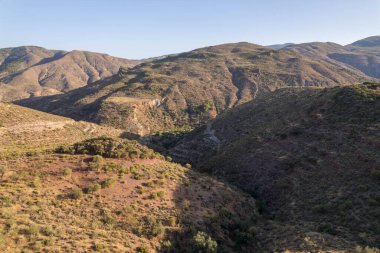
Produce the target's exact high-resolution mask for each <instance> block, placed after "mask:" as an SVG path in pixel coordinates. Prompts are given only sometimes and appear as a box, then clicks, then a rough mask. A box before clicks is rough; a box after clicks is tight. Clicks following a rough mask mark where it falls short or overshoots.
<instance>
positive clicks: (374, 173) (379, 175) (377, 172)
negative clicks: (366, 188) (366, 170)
mask: <svg viewBox="0 0 380 253" xmlns="http://www.w3.org/2000/svg"><path fill="white" fill-rule="evenodd" d="M371 177H372V178H373V179H377V180H380V169H372V170H371Z"/></svg>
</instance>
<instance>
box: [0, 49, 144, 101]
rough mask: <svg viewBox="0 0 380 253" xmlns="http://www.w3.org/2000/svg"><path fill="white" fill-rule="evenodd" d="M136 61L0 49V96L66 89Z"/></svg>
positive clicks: (87, 54)
mask: <svg viewBox="0 0 380 253" xmlns="http://www.w3.org/2000/svg"><path fill="white" fill-rule="evenodd" d="M137 63H139V62H138V61H133V60H126V59H121V58H116V57H112V56H109V55H105V54H99V53H92V52H84V51H71V52H65V51H57V50H47V49H44V48H41V47H33V46H28V47H16V48H5V49H0V100H1V101H12V100H17V99H21V98H28V97H31V96H32V97H35V96H46V95H52V94H58V93H62V92H67V91H70V90H72V89H75V88H78V87H82V86H85V85H87V84H88V83H91V82H94V81H97V80H100V79H103V78H106V77H108V76H111V75H113V74H115V73H117V71H118V70H119V68H120V67H125V68H127V67H131V66H133V65H136V64H137Z"/></svg>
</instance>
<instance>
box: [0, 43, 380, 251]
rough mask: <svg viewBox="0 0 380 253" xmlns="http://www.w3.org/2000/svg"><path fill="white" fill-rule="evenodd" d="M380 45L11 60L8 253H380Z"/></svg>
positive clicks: (12, 52)
mask: <svg viewBox="0 0 380 253" xmlns="http://www.w3.org/2000/svg"><path fill="white" fill-rule="evenodd" d="M379 41H380V40H379V37H378V36H377V37H376V36H375V37H369V38H367V39H363V40H359V41H357V42H354V43H351V44H349V45H346V46H342V45H338V44H335V43H322V42H315V43H314V42H313V43H304V44H293V43H288V44H284V45H274V46H271V47H265V46H260V45H256V44H251V43H248V42H240V43H229V44H221V45H216V46H210V47H204V48H199V49H195V50H192V51H189V52H184V53H179V54H173V55H166V56H163V57H156V58H150V59H148V60H126V59H122V58H116V57H111V56H108V55H104V54H98V53H90V52H85V51H75V50H74V51H70V52H66V51H63V50H47V49H44V48H40V47H32V46H29V47H18V48H6V49H0V100H1V101H2V102H0V251H1V252H137V253H148V252H150V253H152V252H189V253H191V252H204V253H216V252H356V253H372V252H379V248H380V236H379V235H380V223H379V220H380V219H379V218H380V185H379V179H380V176H379V175H380V163H379V161H380V156H379V152H378V151H379V149H380V142H379V140H380V84H379V83H380V80H379V78H380V76H379V75H378V70H379V62H378V59H377V57H378V56H379V55H380V51H379V48H380V44H379Z"/></svg>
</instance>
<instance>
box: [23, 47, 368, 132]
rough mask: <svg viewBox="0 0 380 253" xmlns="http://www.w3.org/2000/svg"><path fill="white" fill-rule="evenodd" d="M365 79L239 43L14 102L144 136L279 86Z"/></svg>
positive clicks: (188, 123)
mask: <svg viewBox="0 0 380 253" xmlns="http://www.w3.org/2000/svg"><path fill="white" fill-rule="evenodd" d="M366 79H369V77H367V76H365V75H364V74H362V73H359V72H358V71H356V70H350V69H347V68H342V67H341V66H337V65H333V64H330V63H328V62H324V61H321V60H318V59H317V60H314V59H312V58H310V57H305V56H301V55H300V54H298V53H295V52H290V51H282V50H280V51H276V50H272V49H268V48H265V47H262V46H258V45H254V44H249V43H236V44H225V45H219V46H214V47H207V48H201V49H197V50H194V51H191V52H187V53H183V54H179V55H175V56H168V57H166V58H164V59H158V60H154V61H152V62H148V63H143V64H140V65H138V66H136V67H134V68H131V69H127V70H126V69H123V70H121V71H119V73H118V74H117V75H114V76H112V77H110V78H109V79H107V80H103V81H99V82H96V83H94V84H92V85H88V86H85V87H82V88H79V89H76V90H73V91H71V92H68V93H66V94H63V95H56V96H51V97H47V98H40V99H39V98H37V99H28V100H23V101H19V102H18V103H20V104H21V105H25V106H28V107H32V108H36V109H39V110H43V111H47V112H51V113H54V114H58V115H64V116H68V117H71V118H74V119H84V120H88V121H93V122H96V123H100V124H103V125H109V126H113V127H117V128H122V129H125V130H126V131H128V132H131V133H135V134H140V135H145V134H149V133H152V132H157V131H163V130H165V131H168V130H171V129H188V128H192V127H194V126H197V125H199V124H201V123H204V122H206V121H207V120H208V119H210V118H213V117H215V116H216V115H217V114H219V113H221V112H223V111H225V110H226V109H229V108H233V107H235V106H236V105H239V104H242V103H244V102H247V101H250V100H252V99H253V98H255V97H257V96H261V95H264V94H265V93H267V92H270V91H273V90H275V89H277V88H281V87H289V86H291V87H299V86H301V87H303V86H325V87H328V86H335V85H343V84H347V83H358V82H361V81H362V80H366Z"/></svg>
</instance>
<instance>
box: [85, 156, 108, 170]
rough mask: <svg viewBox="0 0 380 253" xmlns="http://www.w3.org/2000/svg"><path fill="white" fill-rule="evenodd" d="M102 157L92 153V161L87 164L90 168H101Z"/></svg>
mask: <svg viewBox="0 0 380 253" xmlns="http://www.w3.org/2000/svg"><path fill="white" fill-rule="evenodd" d="M103 163H104V159H103V157H102V156H100V155H94V156H93V157H92V161H91V162H90V163H89V164H88V167H89V168H90V170H94V171H99V170H100V169H102V168H103Z"/></svg>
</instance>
